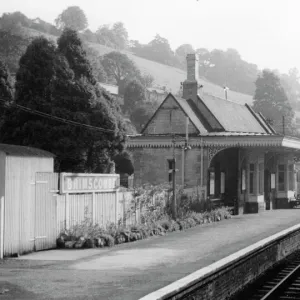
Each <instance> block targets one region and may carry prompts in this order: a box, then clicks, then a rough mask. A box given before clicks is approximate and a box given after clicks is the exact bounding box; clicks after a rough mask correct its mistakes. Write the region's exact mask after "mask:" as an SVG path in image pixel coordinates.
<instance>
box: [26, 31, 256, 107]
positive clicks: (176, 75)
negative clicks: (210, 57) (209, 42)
mask: <svg viewBox="0 0 300 300" xmlns="http://www.w3.org/2000/svg"><path fill="white" fill-rule="evenodd" d="M28 34H30V35H32V36H40V35H44V36H46V37H47V38H49V39H52V40H56V37H55V36H52V35H49V34H44V33H42V32H39V31H36V30H32V29H29V30H28ZM89 46H90V47H91V48H93V49H94V50H96V51H97V52H98V53H99V55H104V54H106V53H109V52H111V51H114V49H112V48H108V47H105V46H102V45H99V44H94V43H90V44H89ZM122 52H123V53H125V54H126V55H128V57H129V58H130V59H131V60H132V61H134V63H135V64H136V66H137V67H138V68H139V69H140V70H141V72H143V73H148V74H150V75H152V76H153V77H154V79H155V84H156V85H158V86H165V87H166V88H167V90H169V91H170V92H172V93H176V92H177V91H178V90H179V88H180V83H181V82H183V81H184V80H185V79H186V72H185V71H183V70H180V69H178V68H174V67H170V66H167V65H163V64H160V63H157V62H154V61H150V60H147V59H144V58H141V57H138V56H135V55H134V54H133V53H130V52H128V51H122ZM199 83H200V84H202V85H203V92H204V93H207V94H212V95H214V96H217V97H221V98H224V90H223V88H222V87H221V86H218V85H216V84H214V83H212V82H209V81H208V80H206V79H205V78H201V79H200V82H199ZM228 99H229V100H231V101H234V102H237V103H240V104H244V103H248V104H252V101H253V99H252V96H250V95H246V94H242V93H238V92H234V91H230V90H229V91H228Z"/></svg>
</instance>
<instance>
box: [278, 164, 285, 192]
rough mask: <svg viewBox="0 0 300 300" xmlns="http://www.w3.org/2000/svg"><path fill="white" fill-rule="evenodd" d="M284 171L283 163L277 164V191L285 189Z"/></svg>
mask: <svg viewBox="0 0 300 300" xmlns="http://www.w3.org/2000/svg"><path fill="white" fill-rule="evenodd" d="M284 173H285V172H284V165H278V191H281V192H283V191H284V190H285V184H284Z"/></svg>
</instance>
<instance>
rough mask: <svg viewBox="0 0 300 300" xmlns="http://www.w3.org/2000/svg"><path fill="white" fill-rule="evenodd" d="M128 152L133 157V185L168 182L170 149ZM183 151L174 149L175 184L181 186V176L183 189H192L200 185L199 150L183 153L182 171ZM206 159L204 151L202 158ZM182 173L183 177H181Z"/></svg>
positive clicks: (132, 150) (146, 149)
mask: <svg viewBox="0 0 300 300" xmlns="http://www.w3.org/2000/svg"><path fill="white" fill-rule="evenodd" d="M129 151H130V152H131V153H132V156H133V166H134V170H135V171H134V183H135V184H136V185H140V184H143V183H151V184H161V183H166V182H168V179H169V173H168V171H169V166H168V159H172V157H173V149H172V148H131V149H129ZM182 152H183V150H182V149H181V148H176V149H175V157H176V169H178V172H176V183H177V184H180V185H181V184H182V183H183V181H182V179H183V176H184V183H185V187H194V186H197V185H200V178H201V177H200V171H201V152H200V149H199V148H193V149H191V150H187V151H184V160H185V165H184V170H183V165H182V159H183V154H182ZM203 159H204V161H205V160H206V159H207V154H206V151H205V152H204V156H203ZM203 170H204V172H203V173H204V176H205V177H204V180H203V182H204V184H206V181H205V180H206V169H205V168H203ZM183 171H184V175H183Z"/></svg>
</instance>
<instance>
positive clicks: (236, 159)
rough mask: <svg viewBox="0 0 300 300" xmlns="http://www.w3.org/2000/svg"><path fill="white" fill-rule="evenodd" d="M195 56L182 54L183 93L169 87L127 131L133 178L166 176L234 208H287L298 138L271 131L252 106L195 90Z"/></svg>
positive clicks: (139, 180) (157, 181)
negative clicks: (142, 121) (140, 123)
mask: <svg viewBox="0 0 300 300" xmlns="http://www.w3.org/2000/svg"><path fill="white" fill-rule="evenodd" d="M197 59H198V58H197V55H195V54H190V55H188V56H187V79H186V80H185V81H184V82H183V84H182V85H183V97H182V98H179V97H176V96H174V95H173V94H171V93H169V94H168V95H167V96H166V98H165V99H164V101H163V102H162V104H161V105H160V107H159V108H158V109H157V110H156V112H155V113H154V115H153V116H152V118H151V119H150V120H149V121H148V123H147V124H146V125H145V127H144V128H143V130H142V132H141V134H138V135H135V136H131V137H130V138H129V141H128V145H127V147H128V149H129V151H130V152H131V153H132V155H133V161H134V183H135V184H136V185H140V184H143V183H151V184H160V183H164V182H170V183H171V181H172V176H173V175H172V174H173V173H172V169H173V158H175V162H176V167H175V168H176V183H177V184H180V185H183V186H184V187H185V188H187V189H189V188H196V189H197V190H198V191H199V193H200V195H201V198H202V199H210V200H211V201H222V203H224V204H225V205H229V206H232V205H233V203H234V205H235V206H236V210H237V211H238V212H239V213H257V212H259V211H261V210H265V209H275V208H288V207H290V205H291V203H292V202H293V201H294V200H295V197H296V194H297V176H296V167H295V158H297V157H298V156H299V155H300V139H297V138H293V137H289V136H284V135H282V134H278V133H276V131H275V130H274V128H272V126H270V124H269V123H268V122H267V121H266V119H265V118H264V116H263V115H262V114H260V113H257V112H254V111H253V110H252V108H251V107H250V106H249V105H248V104H243V105H242V104H239V103H236V102H232V101H230V100H227V99H222V98H218V97H215V96H212V95H209V94H205V93H201V95H199V94H198V92H199V82H198V77H197V74H198V70H197V66H198V62H197Z"/></svg>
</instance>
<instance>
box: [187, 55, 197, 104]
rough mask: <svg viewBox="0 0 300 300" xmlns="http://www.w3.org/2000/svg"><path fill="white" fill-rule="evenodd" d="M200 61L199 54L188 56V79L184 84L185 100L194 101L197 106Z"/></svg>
mask: <svg viewBox="0 0 300 300" xmlns="http://www.w3.org/2000/svg"><path fill="white" fill-rule="evenodd" d="M198 61H199V59H198V55H197V54H195V53H193V54H188V55H187V57H186V62H187V79H186V80H185V81H184V82H183V98H184V99H186V100H188V99H192V100H193V101H194V102H195V104H197V92H198V76H199V65H198Z"/></svg>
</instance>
